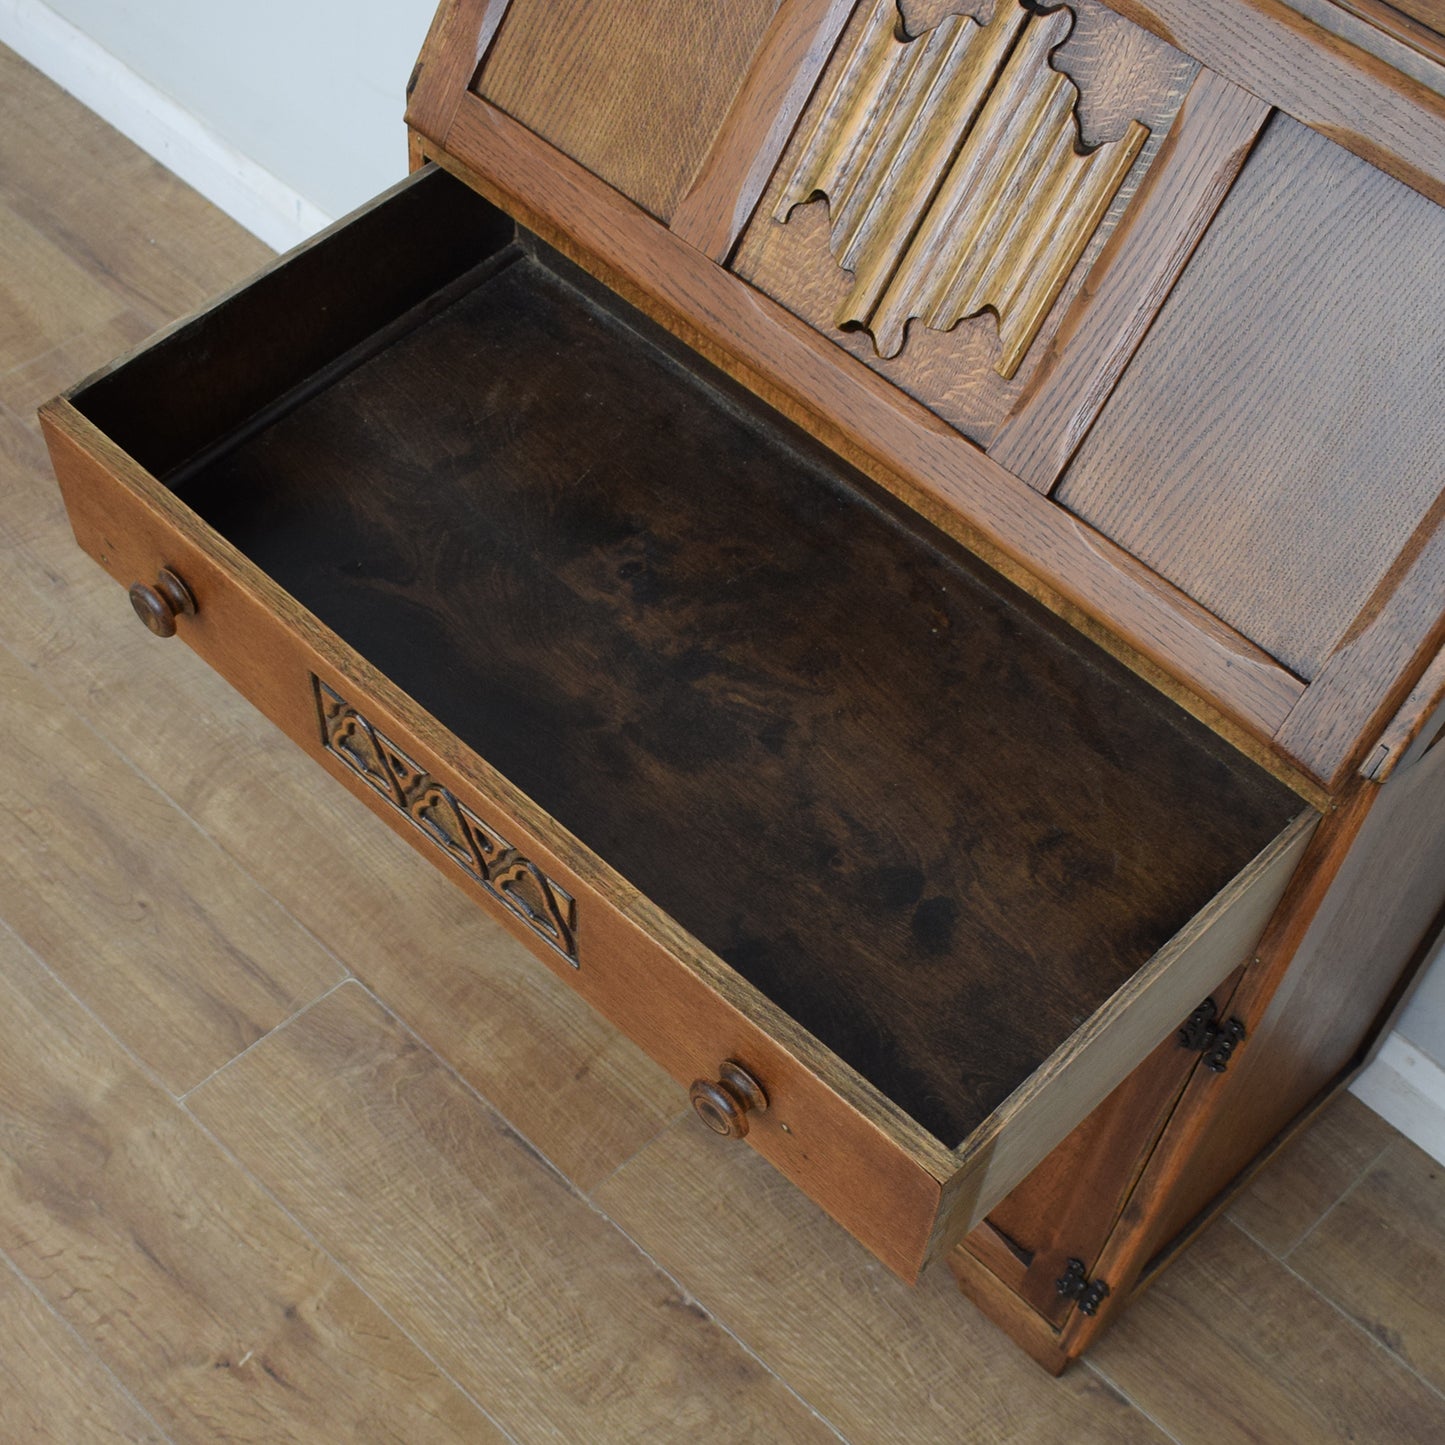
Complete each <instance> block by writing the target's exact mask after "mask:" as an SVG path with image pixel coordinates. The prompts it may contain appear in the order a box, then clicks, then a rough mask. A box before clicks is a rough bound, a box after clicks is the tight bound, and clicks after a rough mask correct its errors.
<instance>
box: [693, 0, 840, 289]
mask: <svg viewBox="0 0 1445 1445" xmlns="http://www.w3.org/2000/svg"><path fill="white" fill-rule="evenodd" d="M852 8H853V0H782V3H780V4H779V6H778V8H777V13H776V14H775V15H774V16H773V20H772V24H771V25H769V27H768V29H767V32H766V33H765V34H764V36H763V39H762V42H761V43H760V44H759V46H758V55H757V58H756V60H755V61H754V62H753V64H752V65H751V66H749V67H748V72H747V75H746V76H745V77H744V79H743V83H742V86H741V88H740V89H739V90H738V93H737V95H736V96H734V97H733V103H732V106H731V108H730V109H729V110H728V113H727V118H726V119H725V120H724V121H723V123H722V126H721V127H720V128H719V130H718V133H717V138H716V139H715V140H714V141H713V144H712V149H711V150H710V151H709V152H708V155H707V159H706V160H705V161H704V162H703V164H702V166H701V168H700V169H699V171H698V173H697V176H696V178H695V179H694V180H693V182H692V184H691V186H689V187H688V191H687V194H686V195H685V196H684V197H683V198H682V200H681V202H679V204H678V207H677V209H676V210H675V211H674V212H673V215H672V221H671V226H672V231H673V234H674V235H677V236H680V237H681V238H682V239H683V240H684V241H687V242H688V243H689V244H690V245H693V246H696V247H697V248H698V250H700V251H702V252H703V253H704V254H706V255H708V256H711V257H712V259H713V260H714V261H725V260H726V259H727V256H728V254H729V252H731V250H732V248H733V245H734V244H735V243H736V241H737V239H738V237H739V236H740V235H741V234H742V230H743V227H744V226H745V225H747V222H748V217H749V216H751V215H752V213H753V207H754V206H756V205H757V203H758V197H759V196H761V195H762V192H763V187H764V186H766V185H767V183H768V177H769V176H770V175H772V173H773V167H774V166H775V165H776V164H777V161H778V156H779V154H780V153H781V152H782V149H783V147H784V146H785V145H786V144H787V141H788V137H789V135H791V134H792V130H793V126H794V124H795V123H796V121H797V119H798V115H799V113H800V112H801V111H802V108H803V106H804V105H805V104H806V102H807V99H808V96H809V94H810V93H811V91H812V89H813V86H814V84H815V83H816V82H817V79H818V74H819V72H820V71H821V70H822V68H823V65H824V62H825V61H826V60H827V58H828V56H829V54H830V53H831V51H832V49H833V45H834V43H835V42H836V41H837V39H838V35H839V33H840V32H841V31H842V29H843V26H844V24H845V23H846V21H847V19H848V14H849V12H850V10H851V9H852Z"/></svg>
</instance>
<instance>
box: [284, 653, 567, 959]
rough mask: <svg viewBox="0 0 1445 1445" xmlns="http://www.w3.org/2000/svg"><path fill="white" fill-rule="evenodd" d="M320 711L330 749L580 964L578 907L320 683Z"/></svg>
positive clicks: (317, 681) (557, 949)
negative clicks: (578, 959)
mask: <svg viewBox="0 0 1445 1445" xmlns="http://www.w3.org/2000/svg"><path fill="white" fill-rule="evenodd" d="M312 682H313V683H314V684H315V687H316V707H317V712H318V714H319V716H320V719H321V737H322V741H323V742H324V744H325V746H326V749H327V751H328V752H330V753H332V754H333V755H334V756H336V757H338V758H340V759H341V761H342V762H343V763H345V764H346V766H347V767H348V768H350V770H351V771H352V772H353V773H355V774H356V775H357V776H358V777H360V778H362V779H363V780H364V781H365V782H367V783H368V784H369V785H370V786H371V787H372V788H373V789H375V791H376V792H378V793H380V794H381V796H382V797H383V798H385V799H386V800H387V801H388V802H389V803H390V804H391V805H392V806H393V807H394V808H395V809H396V810H397V811H398V812H400V813H404V814H406V816H407V817H408V818H409V819H410V820H411V822H412V823H413V824H414V825H415V826H416V827H417V828H418V829H419V830H420V831H421V832H422V833H424V834H426V836H427V837H428V838H430V839H431V841H432V842H433V843H434V844H435V845H436V846H437V847H438V848H440V849H441V850H442V852H444V853H445V854H446V855H447V856H448V857H449V858H450V859H451V860H452V861H453V862H454V863H456V864H457V866H458V867H459V868H461V869H462V871H463V872H464V873H466V874H467V875H468V876H469V877H470V878H472V879H473V880H474V881H475V882H477V883H479V884H481V886H482V887H483V888H484V889H485V890H486V891H487V892H488V893H489V894H491V896H492V897H493V898H494V899H495V900H496V901H497V902H498V903H500V904H501V905H502V906H503V907H504V908H506V909H507V910H508V912H510V913H512V914H514V915H515V916H516V917H518V918H520V919H521V920H522V922H523V923H525V924H526V925H527V926H528V927H529V928H530V929H531V930H532V931H533V932H534V933H535V934H536V935H537V936H538V937H539V938H540V939H541V940H542V941H543V942H544V943H545V944H547V946H548V947H549V948H551V949H553V950H554V951H555V952H557V953H559V954H561V955H562V957H563V958H565V959H566V960H567V962H568V963H570V964H571V965H572V966H573V967H574V968H576V967H577V963H578V961H577V902H576V899H574V898H573V897H572V895H571V894H570V893H568V892H567V890H566V889H565V888H563V887H561V885H560V884H558V883H556V882H554V881H553V880H552V879H551V878H549V877H548V876H547V875H546V874H545V873H543V872H542V870H541V869H540V868H538V867H537V865H536V864H535V863H533V862H532V861H531V860H530V859H528V858H526V857H524V856H523V855H522V854H521V853H519V852H518V851H517V850H516V849H515V848H513V847H512V845H511V844H510V843H508V842H507V841H506V839H504V838H503V837H502V836H501V834H499V833H498V832H497V830H496V829H495V828H493V827H491V826H490V825H489V824H487V823H484V822H482V820H481V819H480V818H479V817H477V815H476V814H475V813H474V812H472V810H471V809H470V808H468V807H467V806H466V804H464V803H462V802H460V801H458V799H457V798H455V797H454V796H453V795H452V794H451V793H450V792H449V791H448V790H447V789H446V788H444V787H443V786H442V785H441V784H440V783H438V782H437V781H436V779H435V778H433V777H432V776H431V775H430V774H429V773H428V772H427V771H426V770H425V769H424V768H421V767H418V766H417V764H416V763H414V762H413V761H412V760H411V759H410V758H409V757H407V755H406V754H405V753H404V752H403V751H402V750H401V749H400V748H399V747H397V745H396V744H395V743H394V742H392V741H391V739H390V738H388V737H387V736H386V735H385V734H384V733H383V732H381V731H380V730H379V729H378V728H376V727H375V726H373V725H372V724H371V723H369V722H368V721H367V720H366V719H365V718H364V717H363V716H362V715H361V714H360V713H359V712H357V711H356V709H355V708H354V707H352V706H351V704H350V703H348V702H347V701H346V700H345V698H343V697H342V696H341V695H340V694H339V693H337V692H335V691H333V690H332V689H331V688H329V687H327V685H326V684H325V683H324V682H322V681H321V680H320V678H315V677H313V678H312Z"/></svg>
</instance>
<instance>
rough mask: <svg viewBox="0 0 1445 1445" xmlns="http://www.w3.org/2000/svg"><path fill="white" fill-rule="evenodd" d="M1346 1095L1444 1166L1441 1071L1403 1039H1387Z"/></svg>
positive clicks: (1444, 1096) (1444, 1088)
mask: <svg viewBox="0 0 1445 1445" xmlns="http://www.w3.org/2000/svg"><path fill="white" fill-rule="evenodd" d="M1350 1092H1351V1093H1352V1094H1354V1096H1355V1097H1356V1098H1357V1099H1360V1100H1362V1101H1363V1102H1364V1103H1366V1104H1368V1105H1369V1106H1370V1108H1372V1109H1373V1110H1374V1111H1375V1113H1377V1114H1378V1115H1379V1116H1380V1117H1381V1118H1382V1119H1383V1120H1384V1121H1385V1122H1386V1123H1387V1124H1393V1125H1394V1126H1395V1128H1397V1129H1398V1130H1399V1131H1400V1132H1401V1133H1402V1134H1403V1135H1404V1136H1405V1137H1406V1138H1407V1139H1409V1140H1410V1142H1411V1143H1413V1144H1418V1145H1419V1146H1420V1148H1422V1149H1423V1150H1424V1151H1425V1152H1426V1153H1427V1154H1429V1155H1430V1156H1431V1157H1432V1158H1434V1159H1438V1160H1439V1161H1440V1163H1442V1164H1445V1069H1442V1068H1441V1067H1440V1065H1439V1064H1437V1063H1436V1062H1435V1061H1434V1060H1433V1059H1431V1058H1429V1057H1428V1056H1427V1055H1425V1054H1422V1053H1421V1052H1420V1050H1419V1049H1417V1048H1416V1047H1415V1045H1414V1044H1412V1043H1411V1042H1410V1041H1409V1040H1408V1039H1407V1038H1405V1037H1404V1035H1403V1034H1398V1033H1395V1034H1391V1035H1390V1036H1389V1037H1388V1038H1387V1039H1386V1040H1385V1042H1384V1043H1383V1044H1381V1045H1380V1052H1379V1053H1377V1054H1376V1055H1375V1057H1374V1058H1373V1059H1372V1060H1371V1061H1370V1065H1369V1067H1368V1068H1367V1069H1365V1071H1364V1072H1363V1073H1362V1074H1361V1075H1360V1076H1359V1078H1357V1079H1356V1080H1355V1082H1354V1083H1353V1084H1351V1085H1350Z"/></svg>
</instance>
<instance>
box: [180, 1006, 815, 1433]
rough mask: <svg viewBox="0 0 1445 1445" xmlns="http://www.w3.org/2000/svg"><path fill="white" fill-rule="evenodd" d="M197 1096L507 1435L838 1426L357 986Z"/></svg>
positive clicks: (217, 1125)
mask: <svg viewBox="0 0 1445 1445" xmlns="http://www.w3.org/2000/svg"><path fill="white" fill-rule="evenodd" d="M191 1102H192V1107H193V1108H194V1109H195V1111H196V1113H197V1114H198V1115H199V1117H200V1118H201V1119H202V1120H203V1121H205V1122H207V1123H208V1124H210V1125H211V1127H212V1128H214V1129H215V1130H216V1131H217V1132H218V1133H220V1134H222V1135H224V1137H225V1138H226V1140H227V1142H228V1143H229V1144H230V1145H231V1147H232V1148H233V1149H235V1150H236V1152H237V1154H238V1155H239V1156H240V1157H241V1159H243V1160H244V1161H245V1162H246V1164H247V1165H248V1166H249V1167H250V1168H252V1169H253V1170H254V1171H255V1172H256V1173H257V1174H258V1176H259V1177H260V1178H261V1179H262V1180H263V1181H264V1182H265V1184H266V1186H267V1187H268V1188H269V1189H271V1190H272V1191H273V1192H274V1193H275V1194H276V1195H277V1196H278V1197H279V1198H280V1199H281V1200H282V1201H283V1202H284V1203H285V1205H286V1207H287V1208H288V1209H289V1210H291V1211H292V1213H293V1214H295V1215H296V1217H297V1218H298V1219H299V1220H300V1221H301V1222H302V1223H303V1224H304V1225H305V1227H306V1228H307V1229H309V1230H310V1231H312V1232H313V1233H314V1234H315V1235H316V1237H317V1238H318V1239H319V1240H320V1241H321V1243H322V1245H323V1246H324V1247H325V1248H326V1249H328V1250H329V1251H331V1252H332V1253H333V1254H334V1255H335V1256H336V1257H337V1258H338V1259H339V1260H340V1261H341V1262H342V1264H343V1265H344V1266H345V1268H346V1269H347V1270H348V1271H349V1272H350V1273H351V1274H352V1275H353V1276H354V1277H356V1278H357V1279H358V1280H360V1281H361V1283H362V1284H363V1286H364V1287H365V1288H366V1289H367V1290H368V1291H370V1292H372V1293H373V1294H374V1295H375V1297H376V1298H377V1299H378V1300H379V1301H381V1303H382V1305H383V1306H384V1307H385V1308H386V1310H387V1312H388V1313H389V1314H390V1315H391V1316H392V1317H393V1318H394V1319H396V1320H398V1321H399V1322H400V1323H401V1324H402V1325H403V1327H404V1328H406V1329H407V1330H408V1331H409V1332H410V1333H411V1334H413V1335H414V1336H415V1337H416V1338H417V1339H419V1340H420V1341H421V1342H422V1343H423V1344H424V1346H425V1347H426V1348H427V1350H428V1351H429V1352H430V1353H431V1354H432V1355H433V1356H434V1357H435V1358H436V1359H438V1360H439V1361H440V1362H441V1363H442V1364H443V1365H444V1366H445V1368H446V1369H447V1370H448V1371H449V1372H450V1373H451V1374H452V1376H453V1377H454V1378H455V1379H456V1380H458V1381H459V1382H460V1383H461V1384H462V1386H463V1387H464V1388H466V1389H467V1390H468V1391H469V1393H470V1394H471V1395H472V1396H473V1397H474V1398H477V1399H482V1400H485V1401H487V1402H488V1408H489V1409H490V1410H491V1411H492V1412H493V1414H494V1415H495V1416H496V1418H497V1420H498V1421H499V1423H500V1424H501V1425H502V1426H503V1428H504V1429H505V1430H507V1432H508V1434H509V1435H510V1436H511V1437H512V1438H513V1439H516V1440H519V1441H532V1440H548V1439H553V1440H555V1439H558V1438H562V1439H580V1438H591V1439H598V1440H621V1439H625V1438H632V1439H647V1438H648V1437H649V1436H651V1437H652V1438H657V1439H662V1438H666V1437H667V1435H668V1433H669V1432H670V1431H671V1430H673V1429H674V1428H675V1427H676V1424H677V1422H678V1420H679V1419H682V1420H686V1421H687V1430H688V1434H689V1437H690V1438H692V1439H697V1440H717V1441H721V1440H727V1439H737V1438H742V1439H749V1438H751V1439H759V1440H789V1441H793V1440H796V1441H799V1442H804V1441H815V1440H816V1441H824V1440H828V1439H830V1438H831V1437H832V1432H831V1431H830V1430H829V1429H828V1428H827V1426H826V1425H824V1424H823V1422H821V1421H820V1420H819V1419H818V1418H817V1417H816V1416H815V1415H814V1414H813V1413H812V1411H811V1410H809V1409H808V1407H807V1406H806V1405H804V1404H803V1403H802V1401H800V1400H799V1399H798V1398H797V1396H796V1395H794V1394H793V1393H792V1392H791V1391H789V1390H788V1389H787V1388H785V1387H784V1385H783V1384H782V1383H781V1381H779V1380H778V1379H777V1378H776V1376H773V1375H771V1374H770V1373H769V1372H768V1371H767V1370H766V1369H764V1367H763V1366H762V1365H760V1364H759V1363H758V1362H757V1360H756V1359H755V1358H753V1357H752V1356H751V1355H750V1354H749V1353H748V1352H747V1351H745V1350H744V1349H743V1348H742V1347H741V1346H740V1345H739V1344H738V1342H737V1341H736V1340H735V1339H733V1338H731V1337H730V1336H729V1335H728V1334H727V1333H725V1332H724V1331H723V1330H722V1329H721V1328H719V1326H718V1325H717V1324H716V1323H715V1322H714V1321H713V1320H712V1319H711V1318H710V1317H709V1316H708V1315H707V1314H706V1313H705V1312H704V1311H702V1310H700V1309H699V1308H698V1307H697V1306H696V1305H695V1304H693V1303H692V1301H691V1299H690V1298H689V1297H687V1296H686V1295H684V1294H682V1293H681V1292H680V1291H679V1290H678V1289H677V1287H676V1285H675V1284H674V1283H673V1281H672V1280H670V1279H669V1278H668V1277H667V1276H666V1275H664V1274H663V1273H662V1272H661V1271H660V1270H659V1269H658V1268H657V1266H656V1265H655V1264H653V1263H652V1262H651V1261H650V1260H649V1259H648V1258H647V1257H646V1256H645V1255H644V1254H643V1253H641V1251H639V1250H638V1249H637V1248H636V1247H635V1246H634V1245H633V1244H632V1243H631V1242H630V1241H628V1240H625V1239H623V1238H622V1237H621V1236H620V1235H619V1234H618V1233H617V1231H616V1230H614V1229H613V1228H612V1227H611V1226H610V1225H609V1224H608V1223H607V1221H606V1220H605V1219H604V1218H603V1217H602V1216H601V1215H600V1214H598V1213H596V1212H595V1211H594V1210H592V1209H591V1208H589V1207H588V1205H587V1203H586V1202H585V1201H584V1200H583V1199H582V1198H581V1197H580V1196H578V1195H577V1194H575V1193H573V1192H572V1191H571V1190H570V1189H569V1187H568V1185H567V1183H566V1181H564V1180H562V1179H560V1178H559V1177H558V1176H557V1175H556V1174H555V1173H554V1172H553V1171H552V1170H551V1169H549V1168H548V1167H547V1166H546V1165H545V1164H544V1163H543V1162H542V1161H541V1160H539V1159H538V1158H537V1157H536V1155H535V1154H534V1153H533V1152H532V1150H530V1149H529V1148H528V1147H527V1146H526V1145H525V1143H523V1142H522V1141H521V1140H519V1139H517V1137H516V1136H515V1135H514V1134H513V1133H512V1131H511V1130H510V1129H509V1128H508V1127H507V1125H506V1123H505V1121H504V1120H502V1119H501V1118H500V1117H499V1116H498V1115H497V1114H496V1113H495V1112H494V1111H493V1110H492V1109H490V1108H489V1107H488V1106H487V1105H486V1104H484V1103H483V1102H482V1101H481V1100H480V1099H478V1098H477V1097H476V1095H474V1094H473V1093H472V1092H471V1091H470V1090H468V1089H467V1088H466V1087H465V1085H463V1084H462V1083H461V1082H460V1081H459V1080H458V1079H457V1078H456V1077H455V1075H453V1074H452V1073H451V1071H450V1070H448V1069H447V1068H445V1067H444V1066H443V1065H442V1064H441V1062H440V1061H439V1060H438V1059H437V1058H436V1056H435V1055H434V1054H432V1053H431V1052H430V1051H429V1050H428V1049H426V1048H424V1047H423V1046H422V1045H421V1044H420V1043H419V1042H417V1041H416V1040H415V1039H412V1038H410V1037H409V1036H407V1035H406V1034H405V1033H404V1032H403V1031H402V1030H401V1028H400V1026H399V1025H398V1024H397V1023H396V1022H395V1021H394V1020H393V1019H392V1018H390V1017H389V1016H388V1015H387V1013H386V1012H385V1011H384V1010H383V1009H382V1008H381V1007H380V1006H379V1005H377V1004H376V1002H375V1001H374V1000H373V999H371V998H370V997H369V996H368V995H367V994H366V993H365V992H364V991H363V990H362V989H360V988H359V987H358V986H356V985H354V984H348V985H344V986H343V987H342V988H340V989H338V990H337V991H336V992H335V993H333V994H331V995H330V996H329V997H328V998H326V999H325V1000H323V1001H322V1002H321V1004H319V1005H318V1006H317V1007H316V1008H314V1009H312V1010H310V1011H309V1012H308V1013H307V1014H305V1015H304V1016H303V1017H302V1018H301V1019H299V1020H298V1021H297V1022H296V1023H294V1024H293V1025H292V1026H291V1027H290V1028H288V1029H285V1030H282V1031H280V1032H278V1033H277V1034H276V1035H275V1036H274V1037H273V1039H271V1040H270V1041H269V1044H268V1046H267V1047H265V1048H257V1049H255V1050H253V1051H252V1053H251V1054H249V1055H248V1056H247V1057H246V1058H245V1059H244V1060H241V1061H238V1062H237V1063H236V1064H235V1065H234V1066H233V1067H232V1068H230V1069H228V1070H227V1071H226V1072H225V1073H223V1074H220V1075H218V1076H217V1077H216V1078H215V1079H213V1080H212V1081H211V1082H210V1084H208V1085H207V1087H206V1088H204V1089H202V1090H200V1091H199V1092H198V1093H197V1094H195V1095H194V1096H193V1097H192V1101H191ZM352 1200H365V1201H366V1205H365V1208H364V1209H363V1210H362V1211H356V1210H354V1209H353V1208H352V1207H351V1204H350V1202H349V1201H352ZM423 1221H424V1223H423ZM519 1317H524V1318H525V1319H526V1322H527V1323H526V1328H525V1329H518V1328H516V1322H517V1321H518V1319H519ZM543 1379H545V1381H546V1382H547V1387H546V1389H545V1391H544V1390H539V1389H538V1381H539V1380H543Z"/></svg>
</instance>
